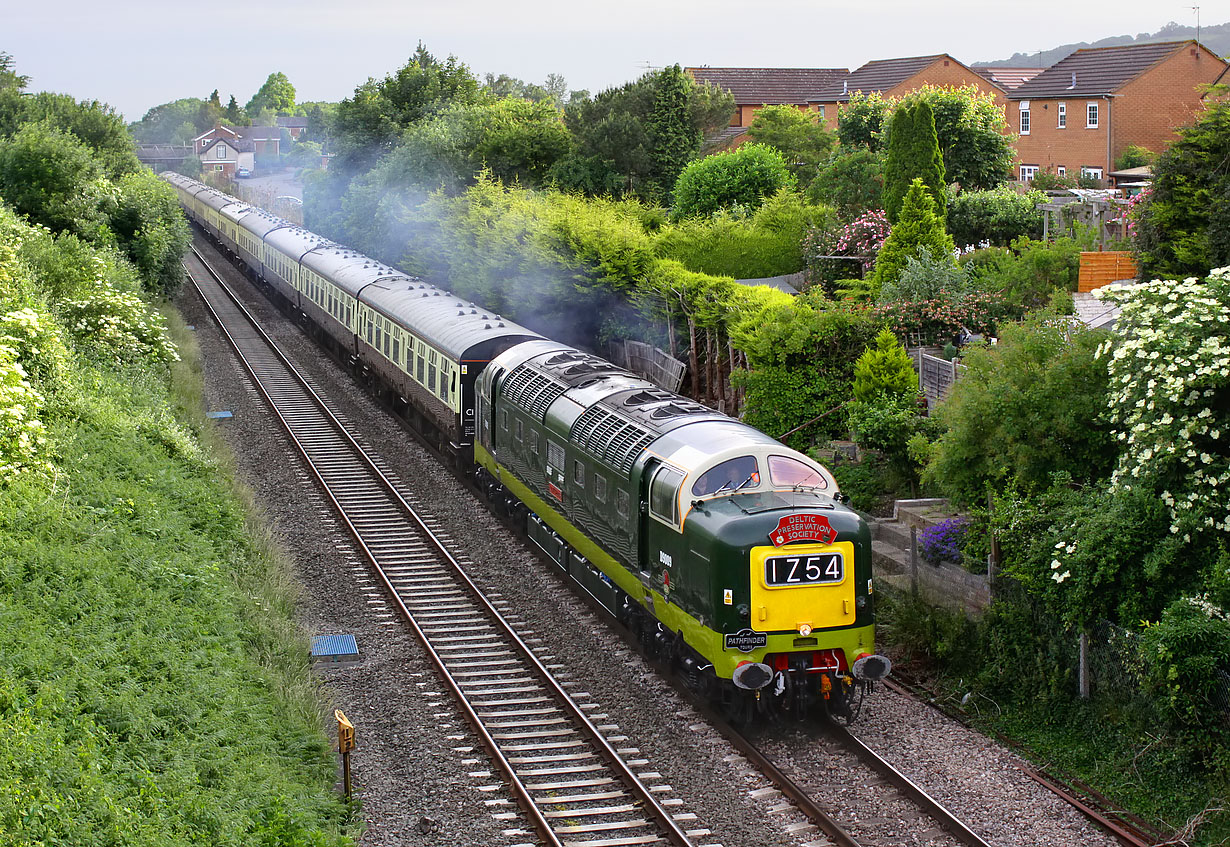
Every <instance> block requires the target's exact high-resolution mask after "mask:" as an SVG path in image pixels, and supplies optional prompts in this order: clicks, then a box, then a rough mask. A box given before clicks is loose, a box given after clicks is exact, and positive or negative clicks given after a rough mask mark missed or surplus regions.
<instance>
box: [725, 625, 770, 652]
mask: <svg viewBox="0 0 1230 847" xmlns="http://www.w3.org/2000/svg"><path fill="white" fill-rule="evenodd" d="M768 643H769V636H767V635H765V634H764V633H763V632H752V631H751V630H750V629H741V630H739V631H738V632H735V633H731V634H729V635H726V636H724V637H723V644H722V646H723V647H724V648H725V649H727V650H738V651H739V652H740V653H750V652H752V651H753V650H755V649H757V648H760V647H765V646H767V645H768Z"/></svg>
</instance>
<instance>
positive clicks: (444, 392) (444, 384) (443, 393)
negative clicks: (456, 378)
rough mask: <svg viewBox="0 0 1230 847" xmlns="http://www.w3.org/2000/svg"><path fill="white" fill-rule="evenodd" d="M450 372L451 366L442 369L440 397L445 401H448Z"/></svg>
mask: <svg viewBox="0 0 1230 847" xmlns="http://www.w3.org/2000/svg"><path fill="white" fill-rule="evenodd" d="M448 374H449V368H441V369H440V399H441V400H443V401H444V402H445V403H447V402H448Z"/></svg>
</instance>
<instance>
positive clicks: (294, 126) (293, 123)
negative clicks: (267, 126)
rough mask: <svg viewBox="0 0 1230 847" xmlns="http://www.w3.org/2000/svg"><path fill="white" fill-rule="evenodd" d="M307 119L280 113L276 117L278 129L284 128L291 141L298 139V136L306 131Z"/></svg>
mask: <svg viewBox="0 0 1230 847" xmlns="http://www.w3.org/2000/svg"><path fill="white" fill-rule="evenodd" d="M307 125H308V119H307V118H300V117H287V116H286V115H282V116H280V117H279V118H278V129H284V130H286V131H287V132H288V133H289V134H290V138H291V140H292V141H298V140H299V136H301V135H303V133H304V132H305V131H307Z"/></svg>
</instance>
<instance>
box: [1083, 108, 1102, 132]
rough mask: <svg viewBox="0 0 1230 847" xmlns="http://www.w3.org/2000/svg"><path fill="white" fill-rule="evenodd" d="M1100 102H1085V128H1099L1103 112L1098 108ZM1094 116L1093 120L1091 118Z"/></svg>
mask: <svg viewBox="0 0 1230 847" xmlns="http://www.w3.org/2000/svg"><path fill="white" fill-rule="evenodd" d="M1098 105H1099V104H1098V103H1097V102H1091V103H1086V104H1085V129H1097V128H1098V123H1099V121H1100V120H1101V117H1102V116H1101V113H1100V112H1099V110H1098ZM1090 118H1092V119H1093V120H1090Z"/></svg>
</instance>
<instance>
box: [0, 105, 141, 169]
mask: <svg viewBox="0 0 1230 847" xmlns="http://www.w3.org/2000/svg"><path fill="white" fill-rule="evenodd" d="M6 118H7V120H6ZM6 118H0V121H5V123H7V125H4V124H0V136H4V135H11V134H12V133H14V132H16V131H17V128H18V127H19V126H21V125H22V124H28V123H38V122H44V123H47V124H48V125H50V126H54V127H56V128H57V129H60V130H63V131H65V132H70V133H72V134H73V135H74V136H75V137H76V138H77V139H78V140H79V141H82V142H84V143H85V144H86V146H88V147H89V148H91V149H92V150H93V151H94V152H95V153H96V154H97V155H98V158H99V160H100V162H101V164H102V166H103V171H104V172H105V174H106V175H107V176H109V177H113V178H114V177H118V176H121V175H123V174H126V173H132V172H133V171H137V170H140V168H141V163H140V161H138V160H137V154H136V151H135V150H134V149H133V144H132V136H131V135H129V134H128V131H127V129H126V128H125V127H124V121H123V119H122V118H121V117H120V116H119V115H118V114H116V112H115V110H114V109H113V108H111V107H110V106H108V105H107V104H105V103H100V102H99V101H97V100H81V101H77V100H74V99H73V98H72V97H70V96H69V95H67V94H52V93H50V92H47V91H40V92H38V93H37V94H29V95H22V96H21V98H20V108H19V109H18V111H16V112H15V113H10V114H9V115H7V116H6ZM9 121H11V123H9Z"/></svg>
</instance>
